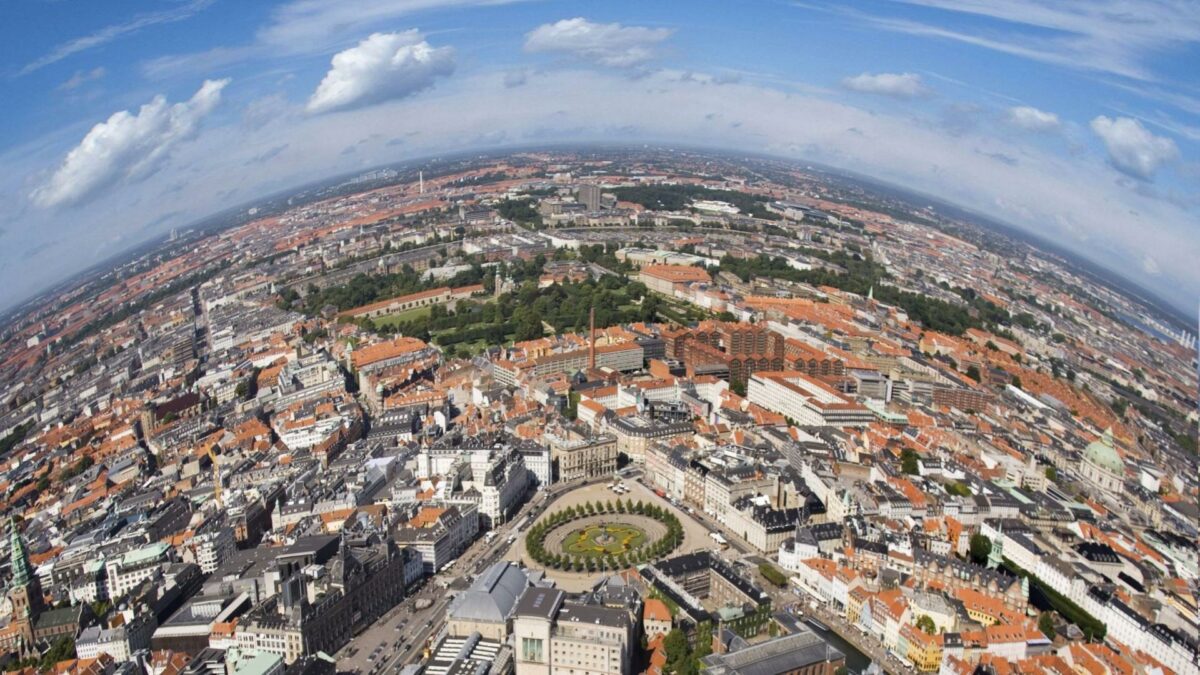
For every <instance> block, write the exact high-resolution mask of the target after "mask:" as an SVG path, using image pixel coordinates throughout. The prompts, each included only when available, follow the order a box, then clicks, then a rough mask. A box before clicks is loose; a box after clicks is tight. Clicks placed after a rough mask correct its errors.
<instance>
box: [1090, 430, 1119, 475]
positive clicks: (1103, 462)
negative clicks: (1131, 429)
mask: <svg viewBox="0 0 1200 675" xmlns="http://www.w3.org/2000/svg"><path fill="white" fill-rule="evenodd" d="M1083 457H1084V459H1086V460H1088V461H1090V462H1091V463H1093V464H1095V465H1096V466H1098V467H1101V468H1103V469H1107V470H1109V471H1111V472H1113V473H1115V474H1118V475H1120V474H1123V473H1125V462H1124V460H1122V459H1121V455H1119V454H1118V453H1117V449H1116V447H1114V446H1113V437H1112V428H1111V427H1110V428H1108V429H1106V430H1105V431H1104V434H1103V435H1101V436H1100V438H1099V440H1095V441H1092V442H1091V443H1089V444H1088V446H1087V449H1086V450H1084V451H1083Z"/></svg>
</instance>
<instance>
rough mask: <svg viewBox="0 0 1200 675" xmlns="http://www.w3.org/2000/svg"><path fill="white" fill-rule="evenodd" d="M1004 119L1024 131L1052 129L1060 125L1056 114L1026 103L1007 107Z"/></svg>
mask: <svg viewBox="0 0 1200 675" xmlns="http://www.w3.org/2000/svg"><path fill="white" fill-rule="evenodd" d="M1005 119H1006V120H1007V121H1008V123H1009V124H1011V125H1013V126H1014V127H1017V128H1019V129H1024V130H1026V131H1054V130H1055V129H1058V128H1059V127H1060V126H1061V125H1062V122H1061V121H1059V119H1058V115H1055V114H1054V113H1052V112H1046V111H1045V110H1038V109H1037V108H1033V107H1031V106H1027V105H1021V106H1017V107H1015V108H1009V109H1008V113H1007V114H1006V115H1005Z"/></svg>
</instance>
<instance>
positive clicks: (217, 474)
mask: <svg viewBox="0 0 1200 675" xmlns="http://www.w3.org/2000/svg"><path fill="white" fill-rule="evenodd" d="M208 459H209V461H210V462H212V472H213V498H214V499H216V500H217V506H219V507H222V508H224V506H225V504H224V503H223V502H222V501H221V464H220V463H219V462H218V461H217V453H216V451H215V450H213V446H211V445H210V446H208Z"/></svg>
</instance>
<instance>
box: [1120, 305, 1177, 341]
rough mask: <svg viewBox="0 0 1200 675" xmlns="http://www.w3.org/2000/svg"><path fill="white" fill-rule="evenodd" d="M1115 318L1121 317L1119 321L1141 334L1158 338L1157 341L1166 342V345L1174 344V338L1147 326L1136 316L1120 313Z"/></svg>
mask: <svg viewBox="0 0 1200 675" xmlns="http://www.w3.org/2000/svg"><path fill="white" fill-rule="evenodd" d="M1117 316H1119V317H1121V320H1122V321H1124V322H1125V323H1127V324H1129V325H1130V326H1133V327H1134V328H1136V329H1138V330H1140V331H1142V332H1143V333H1148V334H1150V335H1152V336H1154V337H1156V338H1158V339H1159V340H1162V341H1163V342H1166V343H1167V344H1172V343H1174V342H1175V338H1173V337H1171V336H1170V335H1167V334H1166V333H1164V332H1162V331H1160V330H1159V329H1157V328H1155V327H1154V326H1148V325H1146V324H1145V323H1142V320H1141V319H1139V318H1137V317H1136V316H1133V315H1131V314H1126V313H1125V312H1120V313H1118V314H1117Z"/></svg>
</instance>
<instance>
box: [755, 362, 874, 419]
mask: <svg viewBox="0 0 1200 675" xmlns="http://www.w3.org/2000/svg"><path fill="white" fill-rule="evenodd" d="M746 394H747V396H746V397H747V398H748V399H749V400H750V402H751V403H754V404H757V405H760V406H762V407H764V408H766V409H767V410H770V411H772V412H777V413H779V414H780V415H783V416H784V417H788V418H791V419H792V420H795V422H796V423H797V424H800V425H802V426H833V427H863V426H867V425H869V424H871V422H872V421H873V420H874V419H875V416H874V413H872V412H871V410H870V409H869V408H867V407H866V406H863V405H860V404H858V403H856V402H854V401H852V400H850V399H849V398H847V397H846V396H844V395H843V394H841V393H840V392H838V391H836V390H835V389H833V388H831V387H829V386H828V385H826V384H825V383H823V382H820V381H818V380H815V379H813V378H811V377H809V376H808V375H805V374H804V373H802V372H799V371H777V372H761V373H754V374H753V375H751V376H750V384H749V386H748V387H747V391H746Z"/></svg>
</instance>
